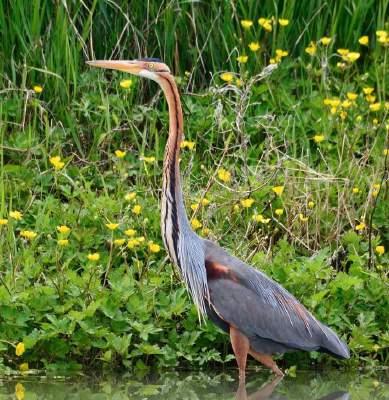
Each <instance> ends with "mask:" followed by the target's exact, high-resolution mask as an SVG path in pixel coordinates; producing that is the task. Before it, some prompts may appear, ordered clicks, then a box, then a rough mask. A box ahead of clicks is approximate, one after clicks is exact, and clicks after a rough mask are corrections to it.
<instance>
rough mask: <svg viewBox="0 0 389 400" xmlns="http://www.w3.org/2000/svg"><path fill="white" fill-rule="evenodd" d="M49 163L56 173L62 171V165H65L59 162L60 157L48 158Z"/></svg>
mask: <svg viewBox="0 0 389 400" xmlns="http://www.w3.org/2000/svg"><path fill="white" fill-rule="evenodd" d="M49 161H50V164H51V165H52V166H53V167H54V169H55V170H57V171H59V170H60V169H62V168H63V167H64V165H65V163H64V162H63V161H61V157H60V156H54V157H50V159H49Z"/></svg>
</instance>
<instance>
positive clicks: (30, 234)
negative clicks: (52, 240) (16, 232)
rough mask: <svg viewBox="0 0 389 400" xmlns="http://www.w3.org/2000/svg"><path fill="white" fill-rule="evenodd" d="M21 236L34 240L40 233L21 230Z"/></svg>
mask: <svg viewBox="0 0 389 400" xmlns="http://www.w3.org/2000/svg"><path fill="white" fill-rule="evenodd" d="M20 236H21V237H23V238H25V239H27V240H33V239H35V238H36V237H37V236H38V234H37V233H36V232H33V231H21V232H20Z"/></svg>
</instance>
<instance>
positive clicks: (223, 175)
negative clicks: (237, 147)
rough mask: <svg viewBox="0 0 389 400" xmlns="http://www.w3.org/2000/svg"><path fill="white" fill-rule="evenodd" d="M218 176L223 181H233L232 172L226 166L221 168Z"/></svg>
mask: <svg viewBox="0 0 389 400" xmlns="http://www.w3.org/2000/svg"><path fill="white" fill-rule="evenodd" d="M217 176H218V177H219V179H220V180H221V181H223V182H226V183H227V182H230V181H231V173H230V172H229V171H227V170H225V169H224V168H220V169H219V171H218V172H217Z"/></svg>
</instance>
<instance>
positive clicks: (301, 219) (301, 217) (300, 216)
mask: <svg viewBox="0 0 389 400" xmlns="http://www.w3.org/2000/svg"><path fill="white" fill-rule="evenodd" d="M299 220H300V221H301V222H307V221H308V217H305V216H304V214H299Z"/></svg>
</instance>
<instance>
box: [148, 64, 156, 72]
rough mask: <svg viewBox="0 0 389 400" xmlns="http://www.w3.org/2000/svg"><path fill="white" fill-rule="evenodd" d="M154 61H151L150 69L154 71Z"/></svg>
mask: <svg viewBox="0 0 389 400" xmlns="http://www.w3.org/2000/svg"><path fill="white" fill-rule="evenodd" d="M154 66H155V65H154V63H149V70H150V71H152V70H153V69H154Z"/></svg>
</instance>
